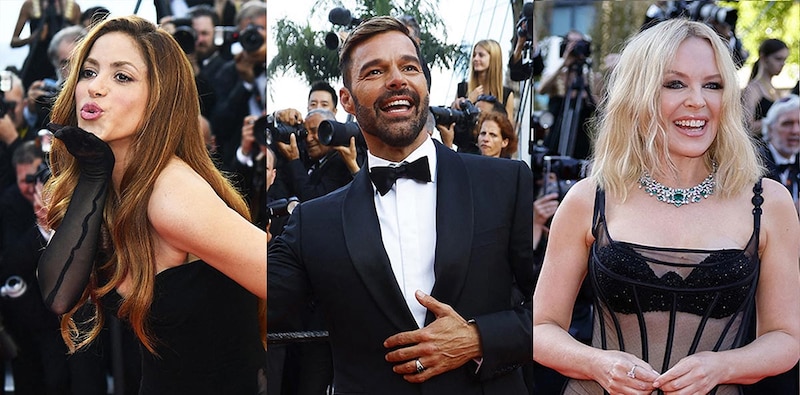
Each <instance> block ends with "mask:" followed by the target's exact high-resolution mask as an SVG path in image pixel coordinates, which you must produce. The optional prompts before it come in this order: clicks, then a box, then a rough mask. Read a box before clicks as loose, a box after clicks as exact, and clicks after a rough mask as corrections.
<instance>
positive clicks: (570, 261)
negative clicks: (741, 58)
mask: <svg viewBox="0 0 800 395" xmlns="http://www.w3.org/2000/svg"><path fill="white" fill-rule="evenodd" d="M645 66H646V67H645ZM736 82H737V79H736V67H735V66H734V64H733V61H732V60H731V56H730V54H729V51H728V49H727V47H726V46H725V44H724V43H723V42H722V40H721V39H720V38H719V37H718V35H717V34H716V33H714V31H713V30H711V28H709V27H708V26H706V25H704V24H702V23H698V22H691V21H688V20H684V19H673V20H669V21H666V22H661V23H659V24H658V25H656V26H654V27H651V28H649V29H647V30H645V31H644V32H642V33H639V34H638V35H637V36H635V37H634V38H633V39H632V40H631V41H630V42H629V43H628V44H627V46H626V48H625V49H624V51H623V52H622V55H621V57H620V60H619V64H618V65H617V67H616V68H615V69H614V71H613V72H612V74H611V78H610V80H609V85H608V96H607V98H606V100H605V102H604V103H601V111H600V112H599V113H600V114H602V118H601V120H600V122H599V125H598V131H597V133H598V135H597V143H596V149H595V154H594V160H593V166H592V174H591V176H590V177H589V178H587V179H584V180H582V181H579V182H578V183H577V184H576V185H575V186H574V187H573V188H572V189H570V191H569V192H568V193H567V196H566V198H565V199H564V200H563V202H562V203H561V205H560V207H559V209H558V211H557V212H556V214H555V217H554V219H553V223H552V226H551V228H550V234H549V239H548V245H547V252H546V254H545V258H544V264H543V267H542V271H541V275H540V277H539V281H538V284H537V287H536V291H535V293H534V300H533V306H534V309H533V323H534V331H533V333H534V336H533V345H534V359H535V360H536V361H537V362H539V363H540V364H542V365H545V366H548V367H550V368H552V369H555V370H557V371H559V372H560V373H561V374H563V375H565V376H568V377H570V378H571V380H570V381H569V382H568V383H567V385H566V386H565V391H564V392H565V393H567V394H603V393H604V391H605V392H609V393H613V394H649V393H651V392H655V391H659V393H661V392H663V393H666V394H707V393H716V394H741V391H742V389H741V386H740V385H741V384H749V383H753V382H756V381H758V380H760V379H762V378H764V377H767V376H772V375H775V374H779V373H781V372H783V371H785V370H788V369H790V368H791V367H792V366H793V365H794V364H795V363H796V362H797V360H798V355H800V321H798V320H797V317H798V316H800V283H799V279H800V273H799V272H798V266H797V262H798V259H800V223H798V221H797V215H796V214H795V212H794V207H793V204H792V200H791V198H790V196H789V193H788V192H787V191H786V188H784V187H783V186H782V185H780V184H779V183H777V182H775V181H774V180H770V179H766V178H764V179H762V173H763V168H762V167H761V165H760V163H759V160H758V156H757V153H756V152H755V148H754V146H753V145H752V143H751V141H750V139H749V138H748V137H747V135H748V132H747V130H746V128H745V126H744V118H743V114H742V106H741V101H740V91H739V89H738V87H737V83H736ZM586 276H589V280H590V282H591V284H592V287H593V290H594V294H595V303H594V305H595V307H596V310H595V317H594V318H595V322H594V334H593V339H592V345H591V346H589V345H585V344H583V343H580V342H578V341H577V340H575V339H573V338H572V336H570V334H569V333H568V332H567V328H569V324H570V319H571V311H572V308H573V305H574V302H575V295H577V294H578V289H579V287H580V284H581V282H582V281H583V279H584V278H585V277H586ZM756 312H757V314H756ZM754 314H755V320H756V321H757V328H758V333H757V337H756V338H755V340H753V341H752V342H748V337H749V334H748V333H747V332H748V328H749V323H750V320H751V319H753V317H754ZM754 361H764V363H756V362H754ZM766 361H769V362H768V363H767V362H766Z"/></svg>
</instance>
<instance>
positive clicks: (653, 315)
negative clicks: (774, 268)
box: [564, 183, 762, 395]
mask: <svg viewBox="0 0 800 395" xmlns="http://www.w3.org/2000/svg"><path fill="white" fill-rule="evenodd" d="M760 188H761V185H760V183H759V184H758V185H756V187H755V188H754V189H753V191H754V195H755V196H754V197H753V203H754V210H753V216H754V226H753V233H752V235H751V237H750V240H749V241H748V243H747V245H746V246H744V248H743V249H741V250H740V249H720V250H697V249H684V248H661V247H652V246H645V245H639V244H634V243H626V242H621V241H616V240H613V239H612V238H611V235H609V233H608V229H607V227H606V220H605V194H604V192H603V191H600V190H598V192H597V194H596V197H595V208H594V221H593V223H594V225H593V226H594V228H593V234H594V237H595V242H594V244H593V245H592V248H591V251H590V257H589V278H590V281H591V282H592V286H593V288H594V291H595V302H594V307H595V322H594V331H593V332H594V333H593V335H592V346H594V347H597V348H600V349H604V350H620V351H624V352H628V353H631V354H633V355H636V356H638V357H639V358H641V359H642V360H644V361H646V362H648V363H649V364H650V365H651V366H652V367H653V369H656V370H658V371H659V372H665V371H667V370H668V369H669V368H671V367H672V366H674V365H675V364H676V363H677V362H678V361H679V360H680V359H681V358H684V357H686V356H688V355H691V354H694V353H697V352H701V351H722V350H729V349H733V348H738V347H741V346H743V345H744V344H745V343H746V341H747V332H748V331H747V330H748V322H750V320H751V319H752V314H753V311H754V306H755V304H754V301H755V291H756V284H757V282H758V273H759V257H758V234H759V228H760V224H759V222H760V218H761V208H760V204H761V202H762V198H761V195H760V194H761V189H760ZM564 393H565V394H604V393H606V392H605V391H604V390H603V388H602V387H601V386H600V385H599V384H597V383H596V382H594V381H590V380H570V381H569V382H568V383H567V384H566V385H565V387H564ZM654 393H655V392H654ZM658 393H659V394H660V393H661V392H660V391H659V392H658ZM712 394H718V395H720V394H741V388H740V386H738V385H720V386H717V387H716V388H715V389H714V391H712Z"/></svg>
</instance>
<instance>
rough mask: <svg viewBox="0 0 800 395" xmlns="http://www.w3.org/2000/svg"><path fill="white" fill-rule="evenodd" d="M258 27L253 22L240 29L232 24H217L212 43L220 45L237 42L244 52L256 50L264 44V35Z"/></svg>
mask: <svg viewBox="0 0 800 395" xmlns="http://www.w3.org/2000/svg"><path fill="white" fill-rule="evenodd" d="M259 29H260V27H258V26H256V25H253V24H250V25H247V27H246V28H244V29H243V30H241V31H240V30H239V29H237V28H235V27H233V26H217V27H215V28H214V45H216V46H218V47H222V46H226V45H231V44H233V43H235V42H238V43H239V44H241V45H242V49H244V50H245V51H246V52H251V53H252V52H256V51H258V49H259V48H261V46H262V45H264V36H262V35H261V32H259Z"/></svg>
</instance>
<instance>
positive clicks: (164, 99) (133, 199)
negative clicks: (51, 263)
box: [45, 16, 266, 353]
mask: <svg viewBox="0 0 800 395" xmlns="http://www.w3.org/2000/svg"><path fill="white" fill-rule="evenodd" d="M111 32H121V33H124V34H126V35H128V36H129V37H130V38H131V39H133V41H134V42H136V44H137V46H138V48H139V51H140V53H141V55H142V57H143V58H144V60H145V62H146V63H147V77H148V78H147V80H148V81H149V87H150V89H149V97H148V102H147V107H146V109H145V116H144V117H143V119H141V121H140V123H139V126H138V132H137V134H136V136H135V137H134V141H133V143H132V144H131V147H130V153H129V155H130V157H131V158H133V160H131V164H132V165H130V166H128V167H127V168H126V169H125V171H124V175H123V177H122V180H121V183H120V186H119V191H115V190H114V188H111V187H109V188H110V190H109V194H108V198H107V201H106V205H105V210H104V213H103V216H104V220H103V225H102V236H101V240H102V241H101V245H100V251H101V254H100V255H101V256H103V259H102V261H98V262H96V265H95V266H94V268H93V269H92V274H91V277H90V280H89V285H88V286H87V288H86V290H84V293H83V296H82V297H81V300H80V301H79V302H78V304H77V305H76V306H75V307H74V308H73V309H72V310H71V311H69V312H68V313H66V314H64V315H63V316H62V319H61V332H62V337H63V338H64V341H65V342H66V343H67V345H68V347H69V349H70V351H75V350H76V349H78V348H81V347H83V346H85V345H87V344H89V343H90V342H91V341H92V340H94V338H96V337H97V335H98V334H99V333H100V330H101V328H102V326H103V322H104V317H103V309H101V308H94V314H93V316H92V318H91V319H90V320H89V321H88V322H84V323H76V322H75V320H74V319H73V315H74V314H75V312H76V310H77V309H78V308H79V307H80V306H82V305H83V304H84V303H85V302H86V301H87V300H89V299H90V298H91V300H93V301H99V300H100V298H102V297H103V296H104V295H106V294H108V293H109V292H112V291H113V290H114V289H115V288H116V287H118V286H119V285H120V284H121V283H122V281H123V280H125V279H126V278H129V279H130V281H131V285H132V286H131V287H130V288H131V294H130V295H128V296H127V297H125V298H124V299H123V300H122V302H121V304H120V306H119V310H118V314H119V316H120V317H121V318H124V319H126V320H128V321H129V322H130V324H131V326H132V328H133V330H134V332H135V333H136V335H137V337H138V338H139V339H140V340H141V342H142V344H143V345H144V346H145V347H146V348H147V349H148V350H149V351H150V352H152V353H155V347H154V345H155V343H156V342H157V339H156V338H155V337H154V336H153V334H152V333H151V332H150V330H149V328H148V321H147V317H148V313H149V311H150V306H151V304H152V301H153V287H154V283H155V276H156V266H155V249H154V241H153V238H152V235H151V232H152V227H151V224H150V221H149V220H148V217H147V205H148V202H149V200H150V194H151V191H152V190H153V185H154V184H155V182H156V179H157V178H158V176H159V174H161V171H162V170H163V169H164V168H165V167H166V166H167V164H168V163H169V161H170V160H171V159H173V158H175V157H178V158H180V159H181V160H182V161H184V162H186V164H188V165H189V166H190V167H191V168H192V169H193V170H194V171H195V172H197V173H198V174H199V175H200V176H201V177H203V179H205V180H206V181H207V182H208V183H209V184H210V185H211V187H212V188H213V189H214V191H215V192H216V193H217V195H219V196H220V198H222V199H223V200H224V201H225V202H226V203H227V204H228V206H230V207H231V208H233V209H234V210H236V211H237V212H238V213H239V214H241V215H242V216H243V217H245V218H248V219H249V218H250V214H249V211H248V208H247V205H246V203H245V201H244V199H243V198H242V196H241V195H240V194H239V193H238V192H237V190H236V189H235V188H234V187H233V186H232V185H231V183H230V182H229V181H228V180H227V179H226V178H225V176H224V175H223V174H222V173H220V172H219V171H218V170H217V168H216V167H215V166H214V163H213V162H212V160H211V158H210V157H209V155H208V152H207V151H206V146H205V143H204V141H203V136H202V135H201V132H200V125H199V113H200V109H199V104H198V103H199V102H198V96H197V89H196V87H195V83H194V76H193V73H192V68H191V65H190V63H189V61H188V59H187V58H186V56H185V55H184V54H183V51H181V49H180V47H179V46H178V44H177V43H176V42H175V40H174V39H173V38H172V36H171V35H170V34H169V33H167V32H165V31H164V30H162V29H159V28H157V27H156V26H155V25H154V24H152V23H151V22H149V21H147V20H145V19H142V18H140V17H137V16H127V17H119V18H113V19H108V20H106V21H103V22H101V23H99V24H98V25H96V26H95V27H94V28H92V30H91V31H90V32H89V33H88V34H87V35H86V37H85V38H84V39H83V41H81V42H80V43H79V44H78V46H77V47H76V48H75V52H74V53H73V55H72V56H73V58H72V59H73V61H72V62H71V65H70V74H69V78H68V79H67V80H66V82H65V84H64V87H63V90H62V92H61V94H60V95H59V97H58V99H57V100H56V102H55V105H54V108H53V112H52V114H51V119H52V122H54V123H57V124H62V125H75V126H77V124H78V123H77V122H78V120H77V111H76V101H75V89H76V84H77V81H78V78H79V75H80V70H81V68H82V66H83V62H84V61H85V60H86V58H87V56H88V55H89V51H90V50H91V48H92V46H93V44H94V43H95V41H96V40H97V39H98V38H99V37H101V36H103V35H105V34H107V33H111ZM50 163H51V167H52V169H51V170H52V177H51V178H50V181H49V182H48V185H47V189H46V191H45V199H46V200H45V201H46V202H47V205H48V209H49V212H48V223H49V226H50V227H51V228H52V229H57V228H58V226H59V224H60V223H61V221H62V220H63V218H64V215H65V213H66V210H67V207H68V206H69V202H70V199H71V196H72V191H73V189H74V187H75V184H76V183H77V181H78V176H79V170H78V166H77V163H76V161H75V159H74V158H73V157H72V156H71V155H70V154H69V153H68V152H67V150H66V148H65V146H64V144H63V143H61V142H60V141H58V140H55V141H54V142H53V145H52V148H51V151H50ZM265 259H266V257H265Z"/></svg>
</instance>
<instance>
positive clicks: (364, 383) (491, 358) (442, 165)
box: [267, 143, 534, 395]
mask: <svg viewBox="0 0 800 395" xmlns="http://www.w3.org/2000/svg"><path fill="white" fill-rule="evenodd" d="M436 153H437V158H438V159H437V161H438V164H437V170H436V171H437V174H438V177H437V181H436V182H437V213H436V216H437V218H436V227H437V242H436V252H435V254H436V257H435V263H434V271H435V278H436V281H435V284H434V287H433V290H432V292H431V294H432V296H434V297H435V298H436V299H438V300H439V301H441V302H443V303H446V304H448V305H450V306H452V307H453V308H454V309H455V310H456V311H457V312H458V313H459V314H460V315H461V316H463V317H464V318H465V319H475V321H476V324H477V327H478V331H479V332H480V336H481V345H482V349H483V365H482V367H481V369H480V370H479V372H478V373H477V374H475V368H476V365H475V364H474V363H472V362H470V363H467V364H466V365H464V366H462V367H460V368H458V369H455V370H452V371H450V372H447V373H444V374H441V375H439V376H436V377H434V378H432V379H431V380H429V381H427V382H425V383H423V384H420V385H418V384H411V383H408V382H406V381H405V380H403V379H402V377H401V376H400V375H398V374H396V373H394V372H393V371H392V364H390V363H388V362H386V360H385V359H384V358H385V354H386V353H387V352H388V351H389V350H387V349H385V348H384V347H383V341H384V340H385V339H386V338H388V337H389V336H392V335H394V334H397V333H399V332H404V331H410V330H414V329H417V324H416V322H415V321H414V318H413V316H412V314H411V312H410V311H409V309H408V307H407V305H406V303H405V300H404V299H403V296H402V294H401V291H400V288H399V286H398V285H397V281H396V280H395V277H394V274H393V272H392V269H391V265H390V263H389V258H388V255H387V254H386V251H385V250H384V248H383V245H382V241H381V235H380V234H381V233H380V225H379V223H378V220H377V216H376V211H375V204H374V194H375V192H374V189H373V186H372V184H371V182H370V180H369V174H368V172H367V171H361V172H359V173H358V174H357V175H356V176H355V179H354V180H353V182H352V183H350V184H348V185H347V186H345V187H343V188H341V189H339V190H337V191H335V192H333V193H330V194H328V195H326V196H323V197H321V198H318V199H314V200H311V201H308V202H305V203H303V204H301V205H300V206H299V207H298V208H296V209H295V211H294V212H293V214H292V216H291V218H290V219H289V224H288V225H287V227H286V229H285V231H284V234H283V235H281V236H280V237H278V238H277V239H275V240H274V243H273V244H272V246H271V247H270V249H269V254H268V258H267V261H268V263H267V266H268V275H267V279H268V285H267V294H268V302H267V306H268V321H267V323H268V324H267V325H268V328H279V327H280V328H285V327H292V326H293V325H292V321H293V320H295V319H296V317H298V316H300V315H301V312H302V309H303V308H304V306H305V305H304V304H303V303H304V301H305V300H306V297H305V296H307V295H309V294H311V295H313V297H314V298H315V299H316V300H317V301H318V302H319V303H320V308H321V309H322V311H323V312H324V314H325V320H326V324H327V326H328V330H329V332H330V342H331V346H332V349H333V358H334V389H335V392H334V393H337V394H345V393H347V394H462V395H470V394H498V395H500V394H502V395H516V394H527V390H526V388H525V385H524V382H523V377H522V374H523V373H522V371H521V369H520V368H519V365H520V364H522V363H525V362H527V361H530V360H531V359H532V313H531V297H532V294H533V285H534V280H533V262H532V256H533V248H532V245H531V244H532V230H533V223H532V222H533V186H532V173H531V171H530V169H529V168H528V167H527V166H526V165H525V164H524V163H523V162H520V161H513V160H507V159H493V158H486V157H481V156H477V155H460V154H457V153H454V152H452V151H451V150H449V149H447V148H445V147H444V146H442V145H441V144H438V143H437V144H436ZM433 320H434V317H433V315H432V314H431V313H430V312H429V313H428V316H427V317H426V324H429V323H430V322H432V321H433Z"/></svg>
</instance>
